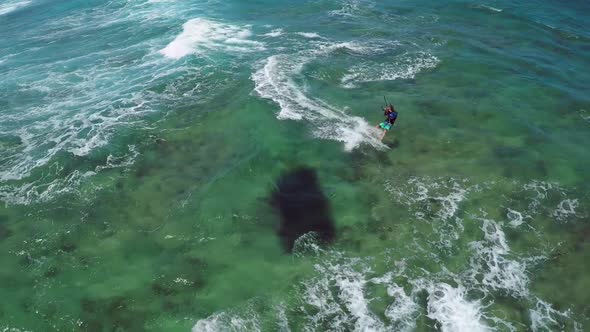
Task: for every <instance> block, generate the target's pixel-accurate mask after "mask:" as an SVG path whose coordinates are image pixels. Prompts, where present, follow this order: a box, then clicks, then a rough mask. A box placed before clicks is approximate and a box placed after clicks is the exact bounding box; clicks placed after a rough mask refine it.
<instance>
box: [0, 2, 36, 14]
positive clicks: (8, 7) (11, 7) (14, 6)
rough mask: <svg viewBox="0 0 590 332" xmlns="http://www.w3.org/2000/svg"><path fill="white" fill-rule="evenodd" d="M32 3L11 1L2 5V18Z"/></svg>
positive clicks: (0, 5)
mask: <svg viewBox="0 0 590 332" xmlns="http://www.w3.org/2000/svg"><path fill="white" fill-rule="evenodd" d="M31 2H32V1H30V0H26V1H9V2H7V3H2V4H0V16H2V15H6V14H8V13H12V12H13V11H16V10H18V9H21V8H23V7H26V6H28V5H30V4H31Z"/></svg>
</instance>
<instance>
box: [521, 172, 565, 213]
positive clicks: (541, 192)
mask: <svg viewBox="0 0 590 332" xmlns="http://www.w3.org/2000/svg"><path fill="white" fill-rule="evenodd" d="M523 188H524V190H525V191H532V192H533V195H534V196H533V197H532V201H531V203H530V204H529V211H530V212H531V213H537V212H538V210H539V207H540V206H541V204H542V203H543V201H544V200H545V199H546V198H547V195H548V194H549V192H551V191H554V190H557V191H560V188H559V186H557V185H556V184H554V183H551V182H545V181H538V180H534V181H532V182H530V183H527V184H525V185H523Z"/></svg>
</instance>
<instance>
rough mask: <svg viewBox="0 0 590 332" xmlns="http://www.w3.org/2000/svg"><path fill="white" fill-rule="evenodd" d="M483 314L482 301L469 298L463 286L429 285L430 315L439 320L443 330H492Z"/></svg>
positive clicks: (459, 331) (472, 331)
mask: <svg viewBox="0 0 590 332" xmlns="http://www.w3.org/2000/svg"><path fill="white" fill-rule="evenodd" d="M482 316H483V315H482V305H481V303H480V302H479V301H469V300H467V299H466V290H465V288H463V286H461V285H459V286H458V287H456V288H455V287H451V286H450V285H448V284H445V283H438V284H434V285H432V286H430V287H428V317H429V318H430V319H434V320H435V321H436V322H437V325H438V327H439V328H440V330H441V331H443V332H446V331H449V332H478V331H491V329H490V328H489V327H488V326H486V325H485V324H484V323H483V322H482Z"/></svg>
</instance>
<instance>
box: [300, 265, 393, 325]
mask: <svg viewBox="0 0 590 332" xmlns="http://www.w3.org/2000/svg"><path fill="white" fill-rule="evenodd" d="M351 265H354V262H352V263H349V264H332V263H327V264H318V265H316V269H317V270H318V272H319V273H320V277H319V278H317V279H314V280H311V281H309V282H306V284H305V287H306V288H305V301H306V302H307V304H308V305H311V306H314V307H315V308H316V311H317V313H316V314H315V315H314V316H313V317H312V319H311V320H312V322H315V323H319V322H320V321H324V320H327V319H328V318H330V320H331V323H330V326H331V327H332V328H333V329H336V330H340V329H342V328H344V327H345V326H346V325H349V326H351V327H353V330H355V331H383V330H384V329H385V326H384V324H383V322H381V320H379V318H378V317H377V316H376V315H375V314H374V313H372V312H371V311H370V310H369V299H367V298H366V296H365V291H364V289H365V285H366V284H367V283H368V280H367V277H366V272H367V271H357V270H355V269H354V268H352V266H351ZM332 285H333V286H334V287H336V293H335V295H334V293H332V292H331V290H330V289H331V286H332ZM340 304H342V305H344V307H345V308H346V311H344V310H342V308H341V306H340ZM331 317H336V319H334V318H331Z"/></svg>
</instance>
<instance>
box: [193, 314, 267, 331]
mask: <svg viewBox="0 0 590 332" xmlns="http://www.w3.org/2000/svg"><path fill="white" fill-rule="evenodd" d="M219 331H233V332H258V331H261V329H260V323H259V318H258V315H257V314H255V313H250V315H248V316H247V317H241V316H239V315H237V314H229V313H225V312H221V313H217V314H214V315H212V316H210V317H208V318H205V319H200V320H199V321H197V323H196V324H195V325H194V326H193V328H192V332H219Z"/></svg>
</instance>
